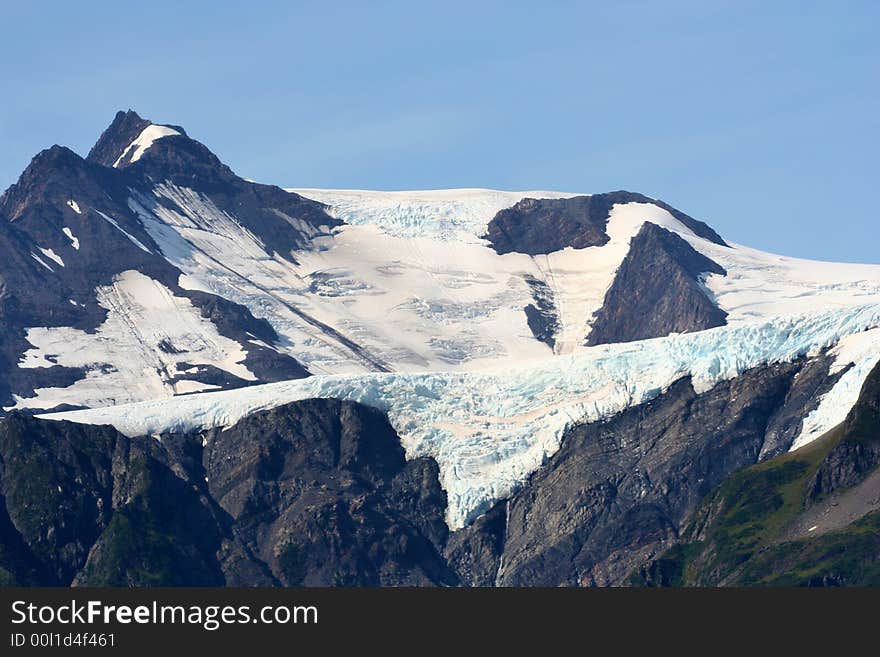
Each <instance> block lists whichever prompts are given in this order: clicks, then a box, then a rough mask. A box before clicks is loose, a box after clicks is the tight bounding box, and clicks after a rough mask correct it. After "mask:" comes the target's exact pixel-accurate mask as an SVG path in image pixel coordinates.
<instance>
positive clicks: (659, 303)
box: [587, 223, 727, 345]
mask: <svg viewBox="0 0 880 657" xmlns="http://www.w3.org/2000/svg"><path fill="white" fill-rule="evenodd" d="M707 273H712V274H720V275H722V276H723V275H726V273H727V272H726V271H725V270H724V269H723V268H722V267H721V266H720V265H718V264H717V263H715V262H713V261H712V260H710V259H709V258H707V257H706V256H704V255H702V254H701V253H698V252H697V251H695V250H694V249H693V247H691V245H690V244H688V243H687V242H685V241H684V240H683V239H682V238H681V237H679V236H678V235H676V234H675V233H672V232H670V231H668V230H666V229H665V228H661V227H659V226H657V225H656V224H652V223H645V224H644V225H643V226H642V228H641V230H639V232H638V234H637V235H636V236H635V237H634V238H633V239H632V242H631V244H630V249H629V252H628V253H627V255H626V257H625V258H624V260H623V263H621V265H620V268H619V269H618V270H617V273H616V274H615V277H614V282H613V283H612V284H611V287H610V288H609V289H608V292H607V293H606V294H605V300H604V302H603V304H602V307H601V308H600V309H599V311H598V312H597V313H596V319H595V321H594V323H593V327H592V330H591V331H590V335H589V336H588V338H587V344H588V345H598V344H607V343H611V342H630V341H632V340H645V339H648V338H657V337H661V336H664V335H669V334H670V333H689V332H692V331H702V330H705V329H708V328H712V327H715V326H723V325H724V324H725V323H726V317H727V313H725V312H724V311H723V310H721V309H720V308H719V307H718V306H717V305H716V304H715V302H714V301H713V300H712V299H710V298H709V293H708V291H707V290H706V289H705V288H704V286H703V285H702V283H701V277H702V276H703V275H705V274H707Z"/></svg>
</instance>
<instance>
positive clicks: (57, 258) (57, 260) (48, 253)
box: [37, 247, 64, 267]
mask: <svg viewBox="0 0 880 657" xmlns="http://www.w3.org/2000/svg"><path fill="white" fill-rule="evenodd" d="M37 248H39V249H40V252H41V253H42V254H43V255H44V256H46V257H47V258H49V260H52V261H53V262H55V263H57V264H59V265H61V266H62V267H63V266H64V260H62V259H61V256H60V255H58V254H57V253H55V252H54V251H53V250H52V249H44V248H42V247H37Z"/></svg>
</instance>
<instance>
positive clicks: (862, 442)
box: [807, 364, 880, 504]
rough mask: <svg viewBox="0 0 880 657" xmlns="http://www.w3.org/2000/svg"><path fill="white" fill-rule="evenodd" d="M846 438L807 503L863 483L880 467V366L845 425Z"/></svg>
mask: <svg viewBox="0 0 880 657" xmlns="http://www.w3.org/2000/svg"><path fill="white" fill-rule="evenodd" d="M843 432H844V438H843V439H842V440H841V441H840V442H839V443H838V444H837V445H836V446H835V447H834V449H832V450H831V452H830V453H829V454H828V456H826V457H825V460H824V461H823V462H822V463H821V464H820V465H819V468H818V469H817V470H816V474H815V475H814V476H813V479H812V481H811V482H810V486H809V494H808V496H807V503H808V504H810V503H813V502H815V501H816V500H818V499H820V498H822V497H824V496H826V495H828V494H830V493H833V492H835V491H838V490H840V489H844V488H850V487H852V486H855V485H856V484H858V483H859V482H861V481H862V480H863V479H864V478H865V476H866V475H867V474H868V473H870V472H871V471H873V470H874V469H875V468H876V467H877V466H878V465H880V364H878V365H877V366H876V367H874V369H873V370H872V371H871V374H870V375H868V378H867V379H866V380H865V383H864V385H863V386H862V391H861V393H860V394H859V399H858V401H857V402H856V405H855V406H853V408H852V410H851V411H850V412H849V414H848V415H847V418H846V421H845V422H844V424H843Z"/></svg>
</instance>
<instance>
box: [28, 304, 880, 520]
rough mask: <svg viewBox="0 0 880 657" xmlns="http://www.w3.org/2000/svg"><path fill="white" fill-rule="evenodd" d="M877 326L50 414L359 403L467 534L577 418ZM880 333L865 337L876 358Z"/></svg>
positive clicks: (819, 427) (817, 321)
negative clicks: (436, 475) (390, 432)
mask: <svg viewBox="0 0 880 657" xmlns="http://www.w3.org/2000/svg"><path fill="white" fill-rule="evenodd" d="M878 327H880V305H870V306H862V307H856V308H853V309H851V310H850V311H849V312H845V313H843V312H839V311H826V312H823V313H809V314H806V315H800V316H795V317H787V318H778V319H775V320H773V321H770V322H759V323H753V324H745V323H743V324H738V325H735V326H731V327H719V328H716V329H711V330H708V331H702V332H699V333H691V334H685V335H673V336H669V337H665V338H657V339H653V340H644V341H640V342H632V343H625V344H614V345H603V346H599V347H593V348H590V349H586V350H583V351H581V352H579V353H577V354H571V355H568V356H557V357H554V358H548V359H545V360H543V361H541V362H540V363H537V364H533V365H527V366H517V367H510V368H504V369H496V370H488V371H484V372H425V373H419V374H413V373H391V374H387V373H381V374H379V373H376V374H364V375H355V376H316V377H312V378H309V379H302V380H297V381H290V382H283V383H274V384H267V385H261V386H254V387H250V388H243V389H239V390H231V391H223V392H216V393H209V394H201V395H192V396H186V397H178V398H175V399H166V400H155V401H148V402H142V403H139V404H131V405H127V406H117V407H111V408H99V409H91V410H84V411H74V412H68V413H55V414H51V415H47V416H45V417H48V418H51V419H66V420H71V421H74V422H83V423H88V424H112V425H113V426H115V427H116V428H117V429H118V430H119V431H121V432H122V433H125V434H127V435H131V436H134V435H149V434H159V433H162V432H165V431H193V430H199V429H205V428H211V427H226V426H231V425H232V424H234V423H235V422H236V421H238V420H239V419H241V418H242V417H244V416H246V415H248V414H249V413H252V412H254V411H256V410H261V409H266V408H272V407H275V406H278V405H281V404H284V403H287V402H291V401H296V400H302V399H309V398H335V399H346V400H351V401H356V402H360V403H362V404H366V405H368V406H372V407H374V408H378V409H380V410H382V411H385V412H386V413H387V414H388V417H389V420H390V421H391V423H392V425H393V426H394V428H395V430H396V431H397V432H398V434H399V435H400V437H401V439H402V442H403V445H404V448H405V449H406V453H407V457H408V458H416V457H419V456H431V457H433V458H435V459H436V460H437V462H438V464H439V466H440V481H441V484H442V486H443V488H444V489H445V490H446V492H447V495H448V508H447V522H448V524H449V526H450V528H452V529H458V528H461V527H463V526H465V525H466V524H467V523H468V522H470V521H471V520H473V519H474V518H475V517H477V516H478V515H480V514H482V513H483V512H485V511H486V510H488V508H490V506H491V505H492V504H494V503H495V502H496V501H498V500H501V499H504V498H506V497H509V496H510V495H511V494H512V493H513V492H515V491H516V490H517V488H518V487H519V486H521V485H522V483H523V482H524V481H525V480H526V479H527V478H528V476H529V475H530V474H531V473H532V472H534V471H535V470H536V469H537V468H539V467H540V466H541V465H542V464H543V463H544V462H545V461H546V460H547V458H549V457H550V456H551V455H552V454H553V453H554V452H556V450H557V449H558V448H559V445H560V441H561V438H562V436H563V434H564V433H565V430H566V429H567V428H568V427H569V426H571V424H572V423H574V422H592V421H596V420H600V419H604V418H608V417H611V416H612V415H614V414H616V413H619V412H620V411H622V410H624V409H626V408H628V407H629V406H632V405H634V404H639V403H642V402H645V401H648V400H650V399H652V398H654V397H656V396H658V395H659V394H660V393H661V392H663V391H664V390H665V389H667V388H668V387H669V386H670V385H671V384H672V383H673V382H675V381H677V380H678V379H680V378H681V377H683V376H691V377H692V381H693V385H694V388H695V389H696V390H697V391H698V392H699V391H705V390H709V389H710V388H711V387H712V386H713V385H715V384H716V383H718V382H719V381H722V380H725V379H730V378H733V377H735V376H737V375H739V374H741V373H742V372H744V371H746V370H748V369H750V368H753V367H756V366H759V365H763V364H766V363H774V362H780V361H790V360H793V359H795V358H797V357H799V356H803V355H808V354H816V353H818V351H819V350H821V349H823V348H826V347H829V346H832V345H835V344H837V343H838V342H839V341H840V339H841V338H842V337H844V336H851V335H856V334H860V333H861V332H863V331H867V330H869V329H877V328H878ZM878 334H880V331H877V330H873V331H870V333H865V334H864V338H863V340H864V342H865V343H866V344H867V343H869V344H870V345H872V346H873V348H874V353H875V354H877V353H880V335H878ZM829 394H833V391H832V393H829ZM847 410H848V409H847ZM836 421H839V420H837V416H836V415H835V414H834V413H830V414H829V413H819V414H818V415H817V417H816V418H814V420H813V422H812V424H811V428H810V430H811V431H813V432H817V431H818V432H822V431H825V430H828V429H830V428H831V427H832V426H833V424H829V423H832V422H833V423H836Z"/></svg>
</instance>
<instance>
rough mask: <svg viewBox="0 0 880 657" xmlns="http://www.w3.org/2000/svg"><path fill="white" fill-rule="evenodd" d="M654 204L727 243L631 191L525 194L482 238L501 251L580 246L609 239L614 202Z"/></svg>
mask: <svg viewBox="0 0 880 657" xmlns="http://www.w3.org/2000/svg"><path fill="white" fill-rule="evenodd" d="M622 203H653V204H654V205H657V206H659V207H661V208H663V209H664V210H667V211H668V212H669V213H670V214H672V216H674V217H675V218H676V219H678V220H679V221H681V222H682V223H683V224H684V225H685V226H687V227H688V228H690V229H691V230H692V231H694V233H696V234H697V235H699V236H700V237H704V238H705V239H707V240H710V241H712V242H715V243H716V244H720V245H722V246H727V245H726V244H725V242H724V240H722V239H721V237H720V236H719V235H718V233H716V232H715V231H714V230H712V229H711V228H710V227H709V226H707V225H706V224H704V223H703V222H701V221H697V220H696V219H694V218H693V217H689V216H688V215H686V214H684V213H683V212H680V211H679V210H676V209H675V208H673V207H672V206H670V205H668V204H666V203H664V202H663V201H656V200H654V199H652V198H649V197H647V196H644V195H643V194H637V193H634V192H626V191H619V192H609V193H606V194H593V195H591V196H576V197H574V198H568V199H531V198H526V199H523V200H522V201H520V202H519V203H517V204H516V205H514V206H513V207H512V208H507V209H504V210H502V211H501V212H499V213H498V214H497V215H495V217H494V218H493V219H492V221H490V222H489V225H488V227H487V229H486V234H485V235H484V236H483V237H484V238H485V239H487V240H488V241H489V242H490V243H491V244H492V248H493V249H495V251H497V252H498V253H499V254H504V253H512V252H515V253H526V254H528V255H538V254H545V253H552V252H553V251H558V250H560V249H564V248H566V247H569V246H570V247H573V248H575V249H583V248H586V247H588V246H602V245H603V244H605V243H607V242H608V235H607V233H606V231H605V227H606V226H607V224H608V215H609V213H610V212H611V209H612V208H613V207H614V205H615V204H622Z"/></svg>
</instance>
